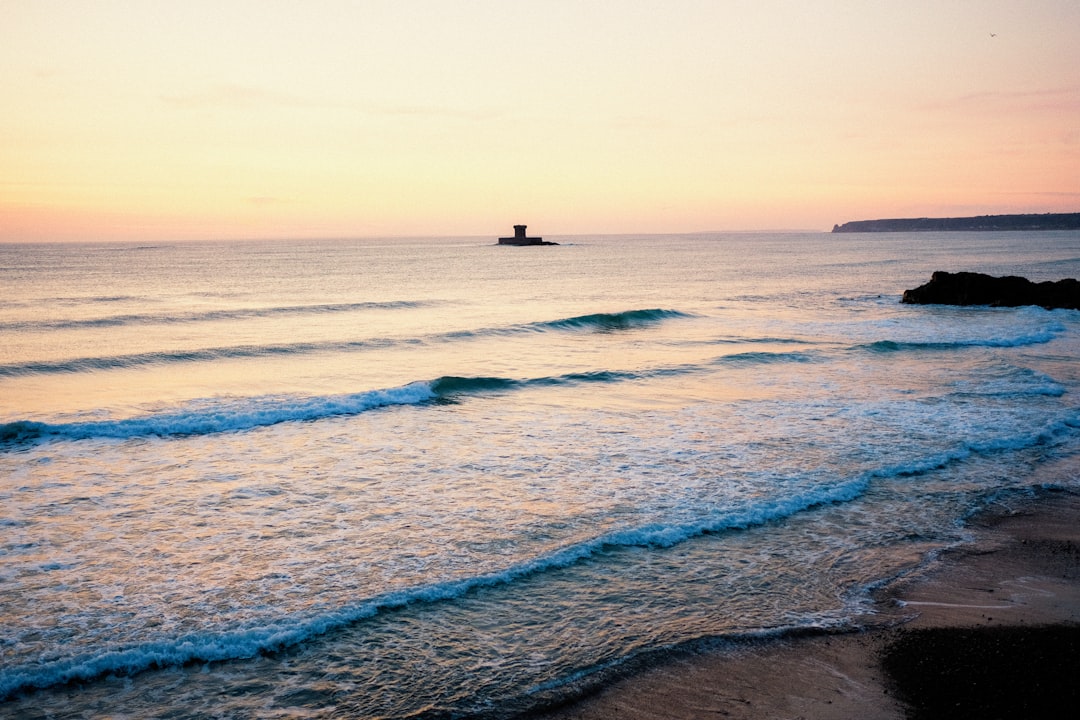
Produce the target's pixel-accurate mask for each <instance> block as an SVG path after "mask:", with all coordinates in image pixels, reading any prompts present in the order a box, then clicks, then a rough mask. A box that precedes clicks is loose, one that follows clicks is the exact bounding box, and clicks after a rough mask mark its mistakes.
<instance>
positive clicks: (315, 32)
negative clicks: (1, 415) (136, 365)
mask: <svg viewBox="0 0 1080 720" xmlns="http://www.w3.org/2000/svg"><path fill="white" fill-rule="evenodd" d="M0 103H2V108H3V112H0V241H21V240H27V241H36V240H60V239H63V240H76V239H87V240H107V239H187V238H207V239H213V238H233V237H338V236H343V237H351V236H387V235H431V234H434V235H488V234H491V235H497V234H507V233H509V232H510V225H512V224H513V223H528V224H529V226H530V234H532V231H535V233H536V234H543V235H558V234H574V233H623V232H690V231H707V230H757V229H821V230H827V229H829V228H831V227H832V225H833V223H839V222H844V221H847V220H856V219H866V218H875V217H919V216H939V215H979V214H987V213H1006V212H1076V211H1080V1H1078V0H1024V1H1023V2H1020V1H1019V0H932V1H931V0H907V1H905V2H897V1H896V0H882V1H878V0H820V1H819V2H803V1H795V0H791V1H780V0H747V1H745V2H743V1H741V0H664V1H663V2H659V1H657V2H645V1H642V0H638V1H634V0H622V1H616V0H542V1H539V2H525V1H523V2H508V1H506V0H498V1H487V0H439V1H436V0H387V1H385V2H384V1H382V0H356V1H353V2H346V1H344V0H342V1H329V0H307V1H305V2H298V1H296V0H287V1H285V0H283V1H276V0H214V1H213V2H203V1H201V0H186V1H184V2H180V1H178V0H170V1H168V2H163V1H162V2H159V1H156V0H116V1H108V0H79V1H77V2H72V1H71V0H55V1H54V0H0Z"/></svg>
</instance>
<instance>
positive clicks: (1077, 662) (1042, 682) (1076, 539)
mask: <svg viewBox="0 0 1080 720" xmlns="http://www.w3.org/2000/svg"><path fill="white" fill-rule="evenodd" d="M1076 470H1077V463H1076V462H1075V460H1072V461H1066V462H1061V463H1058V464H1056V465H1055V466H1050V467H1048V468H1046V469H1045V472H1046V474H1048V475H1058V476H1062V475H1069V474H1072V475H1073V476H1074V477H1075V473H1076ZM967 526H968V528H969V529H970V530H971V531H972V532H973V538H972V540H971V541H970V542H966V543H964V544H962V545H959V546H957V547H955V548H951V549H949V550H946V551H944V552H942V553H941V554H940V555H939V556H938V557H937V558H935V559H933V560H931V561H930V562H929V563H928V564H927V566H926V567H925V568H924V569H923V570H922V571H920V572H917V573H913V574H912V575H910V576H908V577H906V578H904V579H902V580H900V581H898V582H896V583H894V584H892V585H890V586H888V587H886V588H883V589H882V590H881V591H880V592H879V593H878V594H877V596H876V597H875V601H876V604H877V606H878V611H879V613H880V615H881V617H882V619H885V620H886V622H884V623H883V624H882V626H880V627H876V628H873V629H869V630H863V631H857V632H851V633H844V634H827V635H818V636H804V637H797V638H787V639H780V640H763V641H757V642H753V641H751V642H747V643H745V644H743V645H741V646H726V647H724V648H723V649H722V650H712V651H705V652H701V651H690V652H686V653H685V654H679V655H678V656H677V657H675V658H673V659H672V660H670V661H667V662H661V663H660V664H657V665H655V666H650V667H648V668H647V669H644V670H642V671H640V672H637V673H634V674H632V675H630V676H628V677H624V678H621V679H619V680H616V681H614V682H612V683H610V684H609V685H607V686H605V687H603V688H602V689H600V690H599V691H597V692H595V693H592V694H590V695H588V696H587V697H584V698H582V699H580V700H578V701H577V702H575V703H572V704H569V705H566V706H564V707H562V708H559V709H557V710H554V711H551V712H549V713H546V714H541V715H537V716H534V717H536V718H544V719H545V720H598V719H600V718H613V717H620V718H671V719H673V720H674V719H680V718H701V717H723V718H807V719H811V718H816V719H818V720H828V719H831V718H852V717H859V718H870V719H874V720H891V719H892V718H904V717H909V718H933V717H944V716H948V717H952V718H958V717H973V718H975V717H979V718H990V717H1058V716H1061V717H1065V716H1070V713H1071V708H1074V707H1075V705H1074V703H1075V701H1076V699H1077V697H1078V691H1077V686H1076V682H1075V679H1076V677H1077V673H1078V672H1080V494H1077V493H1075V492H1073V491H1057V490H1055V491H1039V492H1036V493H1035V494H1034V496H1032V497H1031V498H1025V499H1020V500H1011V501H1009V502H1006V503H999V504H993V505H991V506H990V507H988V508H987V509H986V510H984V511H982V512H981V513H979V514H978V515H976V516H974V517H973V518H971V519H970V520H969V521H968V523H967ZM894 623H895V624H894ZM1063 708H1065V709H1063Z"/></svg>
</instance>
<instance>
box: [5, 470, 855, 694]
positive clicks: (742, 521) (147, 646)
mask: <svg viewBox="0 0 1080 720" xmlns="http://www.w3.org/2000/svg"><path fill="white" fill-rule="evenodd" d="M869 482H870V479H869V478H868V477H863V478H859V479H855V480H850V481H848V482H845V483H841V484H839V485H836V486H834V487H830V488H826V489H818V490H808V491H807V492H804V493H801V494H798V495H793V496H791V497H786V498H773V499H770V500H768V501H765V502H762V503H760V504H758V505H755V506H753V507H750V508H745V509H742V510H740V511H727V512H720V513H717V514H716V515H714V516H713V517H710V518H703V519H702V520H700V521H698V522H692V523H686V524H681V525H663V524H651V525H646V526H643V527H638V528H627V529H623V530H617V531H613V532H610V533H607V534H604V535H600V536H598V537H595V538H592V539H590V540H586V541H584V542H581V543H578V544H575V545H570V546H567V547H565V548H562V549H559V550H555V551H553V552H551V553H548V554H546V555H540V556H537V557H535V558H532V559H530V560H527V561H525V562H522V563H519V564H517V565H514V566H512V567H510V568H507V569H505V570H501V571H497V572H492V573H486V574H483V575H477V576H474V577H469V578H461V579H458V580H448V581H444V582H438V583H432V584H429V585H422V586H418V587H413V588H408V589H404V590H399V591H394V592H389V593H386V594H383V595H379V596H376V597H373V598H370V599H367V600H365V601H362V602H359V603H356V604H354V605H351V606H346V607H343V608H340V609H337V610H335V611H332V612H328V613H324V614H321V615H317V616H314V617H308V618H296V617H293V618H285V619H282V620H281V621H279V622H276V623H272V624H268V625H264V626H252V627H246V628H237V629H235V630H231V631H225V632H217V633H205V634H198V633H193V634H189V635H186V636H183V637H180V638H176V639H173V640H160V641H155V642H147V643H142V644H139V645H135V646H130V647H121V648H115V649H109V650H105V651H103V652H101V653H99V654H89V653H87V654H82V655H78V656H75V657H71V658H61V659H55V660H46V661H38V662H35V663H33V664H25V665H23V666H20V667H14V668H11V669H5V670H0V699H6V698H9V697H11V696H13V695H15V694H16V693H19V692H25V691H28V690H33V689H43V688H48V687H53V686H56V685H63V684H66V683H69V682H73V681H88V680H93V679H95V678H98V677H102V676H105V675H109V674H120V675H132V674H135V673H138V672H141V671H144V670H149V669H153V668H161V667H169V666H182V665H186V664H189V663H194V662H220V661H227V660H241V659H245V658H251V657H255V656H257V655H260V654H266V653H273V652H277V651H280V650H284V649H286V648H289V647H293V646H296V645H298V644H300V643H303V642H306V641H309V640H312V639H314V638H317V637H319V636H322V635H325V634H327V633H329V632H332V631H334V630H337V629H340V628H343V627H346V626H348V625H351V624H354V623H356V622H359V621H362V620H364V619H367V618H370V617H373V616H374V615H376V614H378V613H380V612H386V611H391V610H396V609H400V608H403V607H406V606H408V605H414V604H420V603H425V604H426V603H436V602H442V601H448V600H455V599H458V598H461V597H463V596H464V595H466V594H467V593H469V592H472V591H474V590H478V589H481V588H489V587H497V586H503V585H508V584H511V583H513V582H515V581H517V580H520V579H523V578H526V577H529V576H533V575H537V574H540V573H543V572H548V571H552V570H559V569H562V568H567V567H570V566H572V565H575V564H577V563H579V562H581V561H583V560H585V559H588V558H590V557H594V556H597V555H600V554H603V553H605V552H611V551H614V550H617V549H619V548H628V547H646V548H649V547H651V548H658V549H662V548H669V547H672V546H674V545H678V544H680V543H683V542H686V541H688V540H691V539H693V538H695V537H699V536H702V535H707V534H712V533H718V532H723V531H728V530H740V529H745V528H749V527H753V526H757V525H762V524H765V523H768V522H774V521H777V520H782V519H784V518H787V517H790V516H792V515H795V514H797V513H799V512H803V511H806V510H809V509H812V508H814V507H817V506H820V505H825V504H831V503H843V502H849V501H851V500H854V499H855V498H857V497H859V496H860V495H862V494H863V493H864V492H865V491H866V488H867V486H868V485H869Z"/></svg>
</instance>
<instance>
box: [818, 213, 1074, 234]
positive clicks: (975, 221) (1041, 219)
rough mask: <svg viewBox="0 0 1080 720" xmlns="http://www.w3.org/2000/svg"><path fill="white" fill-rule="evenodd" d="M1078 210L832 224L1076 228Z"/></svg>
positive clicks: (919, 228)
mask: <svg viewBox="0 0 1080 720" xmlns="http://www.w3.org/2000/svg"><path fill="white" fill-rule="evenodd" d="M1078 228H1080V213H1045V214H1042V215H980V216H978V217H955V218H895V219H890V220H854V221H852V222H846V223H844V224H843V225H833V229H832V231H833V232H834V233H855V232H950V231H965V230H966V231H986V230H1076V229H1078Z"/></svg>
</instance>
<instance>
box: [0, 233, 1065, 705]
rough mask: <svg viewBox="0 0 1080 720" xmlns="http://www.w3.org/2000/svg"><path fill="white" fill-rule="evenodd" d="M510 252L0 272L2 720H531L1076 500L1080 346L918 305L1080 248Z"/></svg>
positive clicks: (645, 244) (856, 609)
mask: <svg viewBox="0 0 1080 720" xmlns="http://www.w3.org/2000/svg"><path fill="white" fill-rule="evenodd" d="M495 235H497V233H493V234H492V236H491V237H451V238H438V237H429V238H389V239H377V238H366V239H335V240H291V241H284V240H275V241H256V240H251V241H229V242H225V241H222V242H155V241H154V240H153V239H151V238H148V239H147V240H146V241H144V242H126V243H104V242H86V243H77V244H76V243H73V244H5V245H0V698H2V699H0V717H3V718H97V717H113V718H125V719H136V718H387V719H396V718H450V717H480V718H506V717H512V716H514V715H515V714H517V713H522V712H526V711H532V710H536V709H538V708H543V707H546V706H549V705H553V704H557V703H560V702H563V701H565V700H566V699H568V698H572V697H574V696H575V695H576V694H578V693H581V692H586V691H588V690H589V689H590V688H592V687H595V686H597V685H598V684H601V683H603V682H606V681H607V680H608V679H610V678H611V677H612V676H613V675H617V674H618V673H620V672H626V671H627V670H628V669H629V668H633V667H638V666H640V665H641V664H642V663H648V662H653V661H656V660H657V659H662V658H663V657H665V656H666V655H667V654H670V653H676V652H684V651H685V649H686V648H688V647H700V646H702V644H703V643H704V644H709V647H711V648H712V651H715V652H723V651H724V648H725V647H726V645H725V643H727V642H732V643H734V642H736V641H741V640H745V639H748V638H751V639H757V640H760V641H763V642H768V641H769V639H770V638H779V637H784V636H787V635H790V634H792V633H814V632H834V631H843V630H845V629H854V628H859V627H867V626H872V625H873V624H875V623H880V622H885V621H886V619H887V618H885V617H883V615H882V613H881V611H880V609H879V608H878V606H876V605H875V603H874V602H873V596H874V593H875V591H876V590H878V589H880V588H882V587H885V586H887V585H888V584H889V583H891V582H894V581H896V580H898V579H901V578H905V577H908V576H910V575H911V573H916V572H918V571H919V569H920V568H923V567H925V566H926V565H927V563H931V562H932V561H933V558H934V556H935V554H936V553H940V551H941V550H942V549H943V548H948V547H951V546H955V545H957V544H958V543H963V542H964V541H965V540H966V539H968V538H969V535H968V530H967V529H966V527H965V519H967V518H969V517H970V516H971V514H972V513H974V512H976V511H977V510H979V509H980V508H985V507H987V506H988V505H992V504H1005V505H1009V504H1011V503H1016V502H1020V501H1021V500H1022V499H1023V498H1024V497H1027V496H1029V495H1031V494H1032V493H1034V492H1036V491H1038V490H1040V489H1043V488H1051V489H1053V488H1058V489H1070V488H1076V487H1077V486H1078V485H1080V479H1078V477H1077V474H1076V473H1075V472H1074V471H1072V470H1069V469H1068V468H1075V467H1077V464H1076V463H1075V462H1072V461H1073V460H1075V459H1076V458H1077V457H1078V456H1080V392H1078V391H1080V362H1078V359H1080V312H1078V311H1072V310H1045V309H1042V308H1039V307H1019V308H997V307H951V306H917V305H906V304H902V303H901V302H900V298H901V295H902V293H903V291H904V290H905V289H908V288H914V287H917V286H919V285H921V284H923V283H925V282H927V281H928V280H929V278H930V274H931V273H932V272H933V271H935V270H949V271H960V270H967V271H976V272H984V273H990V274H994V275H1006V274H1014V275H1023V276H1026V277H1028V278H1030V279H1032V280H1056V279H1060V278H1065V277H1080V232H1075V231H1062V232H1056V231H1055V232H982V233H967V232H953V233H912V234H889V233H870V234H839V235H833V234H830V233H820V232H813V233H798V232H790V233H728V234H724V233H701V234H674V235H604V236H565V237H548V238H545V239H547V240H553V241H556V242H558V243H559V245H558V246H545V247H507V246H499V245H497V244H496V241H495ZM1055 468H1057V469H1056V470H1055ZM1061 468H1065V469H1061ZM889 620H890V621H891V620H893V619H892V618H889Z"/></svg>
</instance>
